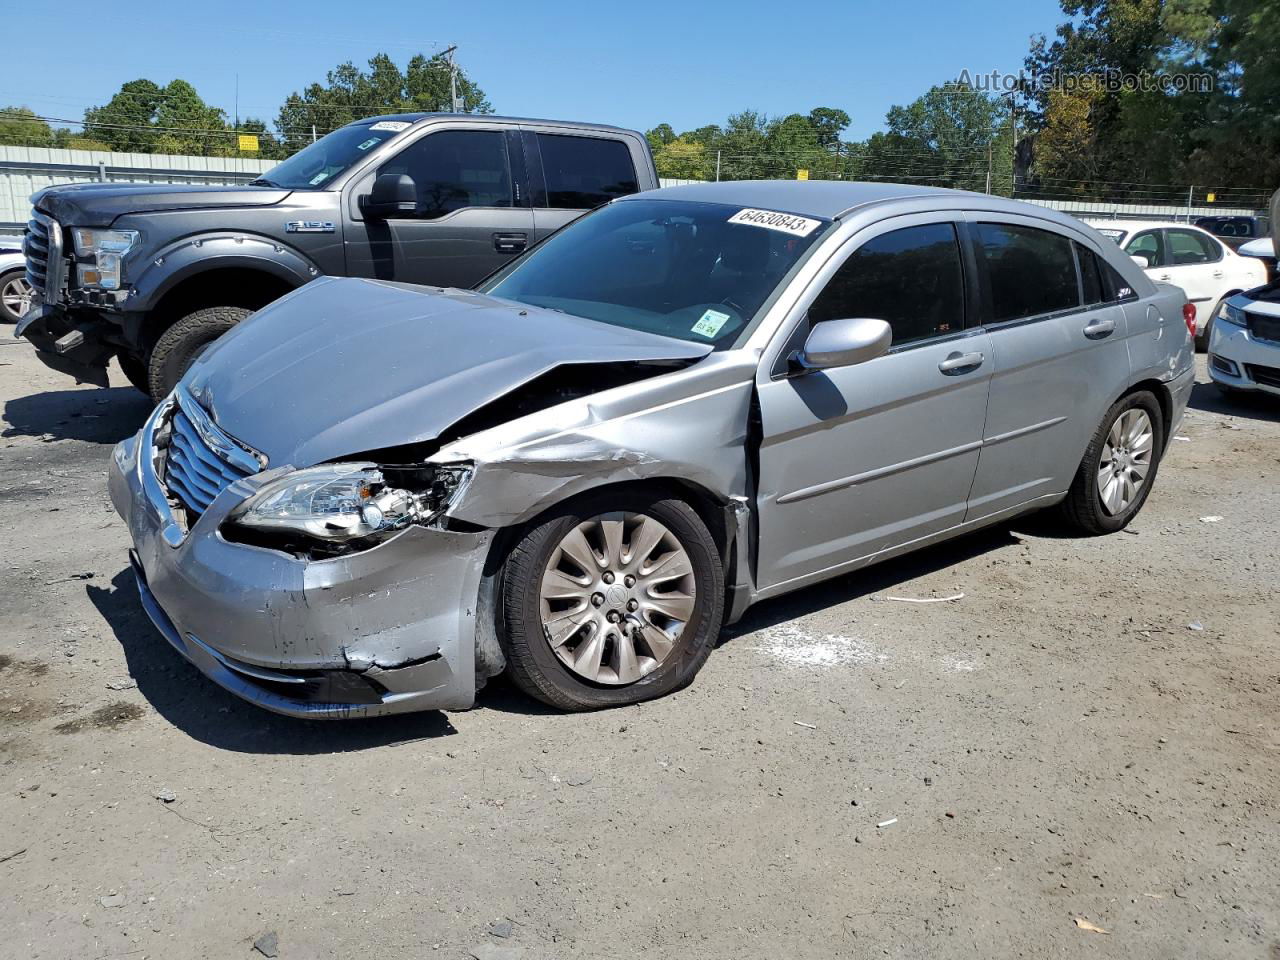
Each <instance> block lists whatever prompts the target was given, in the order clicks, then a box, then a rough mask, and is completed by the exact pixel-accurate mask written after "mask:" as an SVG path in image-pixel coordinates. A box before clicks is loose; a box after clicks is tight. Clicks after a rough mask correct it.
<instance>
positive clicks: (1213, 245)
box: [1086, 220, 1267, 346]
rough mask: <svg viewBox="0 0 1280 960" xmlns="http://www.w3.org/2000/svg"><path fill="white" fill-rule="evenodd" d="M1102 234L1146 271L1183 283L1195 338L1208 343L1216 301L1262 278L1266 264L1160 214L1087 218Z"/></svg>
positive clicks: (1158, 278)
mask: <svg viewBox="0 0 1280 960" xmlns="http://www.w3.org/2000/svg"><path fill="white" fill-rule="evenodd" d="M1086 222H1087V223H1088V224H1089V226H1091V227H1093V228H1094V229H1095V230H1097V231H1098V232H1099V233H1101V234H1102V235H1103V236H1104V237H1107V238H1108V239H1110V240H1114V241H1115V242H1116V243H1117V244H1119V245H1120V247H1121V248H1122V249H1123V250H1124V252H1125V253H1127V254H1129V256H1131V257H1133V259H1134V260H1136V261H1138V262H1139V263H1140V264H1142V265H1143V267H1144V269H1145V270H1146V273H1147V276H1148V277H1150V278H1151V279H1152V280H1155V281H1157V282H1159V283H1172V284H1174V285H1175V286H1179V287H1181V288H1182V290H1183V292H1184V293H1185V294H1186V295H1187V299H1188V300H1190V301H1191V302H1192V303H1193V304H1195V308H1196V341H1197V343H1198V344H1199V345H1201V346H1203V345H1205V344H1206V343H1208V339H1209V329H1210V327H1212V325H1213V318H1214V317H1215V316H1216V315H1217V313H1218V307H1219V305H1220V304H1221V303H1222V302H1223V301H1224V300H1226V299H1227V298H1228V297H1230V296H1234V295H1235V294H1237V293H1241V292H1243V291H1245V290H1252V289H1253V288H1254V287H1260V286H1262V285H1263V284H1264V283H1266V282H1267V268H1266V265H1265V264H1264V263H1263V262H1262V261H1261V260H1258V259H1256V258H1255V257H1242V256H1240V254H1238V253H1236V252H1235V251H1234V250H1232V249H1231V248H1230V247H1228V246H1227V245H1226V244H1224V243H1223V242H1222V241H1221V240H1219V239H1218V238H1217V237H1215V236H1214V235H1213V234H1211V233H1209V232H1208V231H1207V230H1201V229H1200V228H1199V227H1193V226H1191V225H1189V224H1186V223H1175V222H1173V221H1159V220H1089V221H1086Z"/></svg>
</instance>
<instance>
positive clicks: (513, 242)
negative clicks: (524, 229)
mask: <svg viewBox="0 0 1280 960" xmlns="http://www.w3.org/2000/svg"><path fill="white" fill-rule="evenodd" d="M528 245H529V235H528V234H527V233H495V234H494V235H493V249H495V250H497V251H498V252H499V253H519V252H520V251H521V250H523V249H524V248H525V247H527V246H528Z"/></svg>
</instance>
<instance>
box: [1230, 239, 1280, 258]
mask: <svg viewBox="0 0 1280 960" xmlns="http://www.w3.org/2000/svg"><path fill="white" fill-rule="evenodd" d="M1236 252H1237V253H1239V254H1242V255H1243V256H1246V257H1274V256H1275V255H1276V242H1275V240H1274V239H1272V238H1271V237H1259V238H1258V239H1257V240H1250V241H1249V242H1248V243H1242V244H1240V247H1239V249H1237V250H1236Z"/></svg>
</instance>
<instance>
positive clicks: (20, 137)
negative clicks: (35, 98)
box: [0, 107, 54, 147]
mask: <svg viewBox="0 0 1280 960" xmlns="http://www.w3.org/2000/svg"><path fill="white" fill-rule="evenodd" d="M0 143H8V144H13V145H16V146H22V147H52V146H54V133H53V130H52V128H50V126H49V124H47V123H45V122H44V121H43V120H39V119H37V118H36V115H35V112H34V111H32V110H31V109H30V108H29V107H0Z"/></svg>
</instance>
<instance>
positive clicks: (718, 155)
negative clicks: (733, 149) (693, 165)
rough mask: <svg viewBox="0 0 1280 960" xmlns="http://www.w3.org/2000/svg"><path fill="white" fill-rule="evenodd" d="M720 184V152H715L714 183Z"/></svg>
mask: <svg viewBox="0 0 1280 960" xmlns="http://www.w3.org/2000/svg"><path fill="white" fill-rule="evenodd" d="M719 182H720V151H719V150H717V151H716V183H719Z"/></svg>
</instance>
